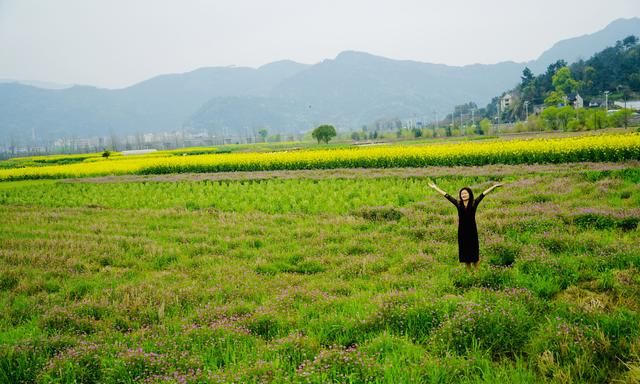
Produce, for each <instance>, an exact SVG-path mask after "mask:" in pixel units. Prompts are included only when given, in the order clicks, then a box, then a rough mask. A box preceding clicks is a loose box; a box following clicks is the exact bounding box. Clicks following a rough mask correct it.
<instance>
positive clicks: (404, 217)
mask: <svg viewBox="0 0 640 384" xmlns="http://www.w3.org/2000/svg"><path fill="white" fill-rule="evenodd" d="M221 155H225V154H221ZM206 156H213V155H210V154H209V155H206ZM225 156H226V155H225ZM69 165H73V164H69ZM212 175H215V176H212V177H201V176H199V175H196V174H184V175H159V176H156V177H155V178H152V177H149V176H119V177H105V178H95V179H73V180H47V179H45V180H42V179H39V180H17V181H3V182H0V307H2V308H3V310H2V311H0V382H2V383H21V382H24V383H134V382H136V383H137V382H143V383H159V382H162V383H229V382H234V383H288V382H296V383H329V382H334V383H485V382H488V383H544V382H548V383H609V382H612V383H634V382H635V383H638V382H640V252H639V250H638V244H639V243H640V235H639V230H638V222H639V221H640V187H639V185H640V163H639V162H638V161H637V159H629V160H624V159H623V160H620V161H617V162H600V163H567V164H549V165H484V166H477V167H447V166H442V167H426V168H412V169H407V168H395V169H370V170H365V169H350V170H349V169H347V170H339V171H328V170H307V171H278V172H271V171H269V172H254V173H252V172H245V173H238V172H233V173H218V174H212ZM429 178H432V179H433V180H434V181H436V183H437V184H438V185H439V186H440V187H441V188H443V189H445V190H447V191H449V192H450V193H451V194H454V193H457V191H458V190H459V189H460V188H461V187H463V186H470V187H472V188H473V190H474V191H476V192H477V193H479V192H480V191H481V190H483V189H484V188H487V187H488V186H490V185H491V184H492V183H494V182H498V181H500V182H503V183H505V187H504V188H502V189H499V190H497V191H495V192H494V193H492V194H491V195H489V196H488V197H487V198H486V199H485V200H484V201H483V202H482V204H481V205H480V207H479V210H478V215H477V221H478V227H479V228H478V229H479V237H480V247H481V255H480V257H481V264H480V268H479V270H478V271H477V272H467V271H466V270H465V269H464V267H463V266H460V265H459V263H458V261H457V241H456V228H457V224H456V221H457V215H456V211H455V209H454V207H453V206H452V205H451V204H450V203H449V202H448V201H446V200H445V199H444V198H442V197H441V196H439V195H437V194H436V193H435V192H433V191H432V190H430V189H428V187H427V181H428V179H429Z"/></svg>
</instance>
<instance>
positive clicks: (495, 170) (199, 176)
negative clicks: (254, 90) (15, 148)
mask: <svg viewBox="0 0 640 384" xmlns="http://www.w3.org/2000/svg"><path fill="white" fill-rule="evenodd" d="M625 168H640V162H638V161H629V162H622V163H568V164H544V165H486V166H474V167H426V168H340V169H314V170H295V171H256V172H219V173H174V174H167V175H122V176H102V177H86V178H76V179H66V180H63V182H68V183H137V182H143V181H151V182H180V181H203V180H266V179H299V178H305V179H327V178H342V179H345V178H378V177H428V176H433V177H437V176H446V175H459V176H492V175H496V176H499V175H524V174H531V173H559V174H566V173H575V172H583V171H604V170H615V169H625Z"/></svg>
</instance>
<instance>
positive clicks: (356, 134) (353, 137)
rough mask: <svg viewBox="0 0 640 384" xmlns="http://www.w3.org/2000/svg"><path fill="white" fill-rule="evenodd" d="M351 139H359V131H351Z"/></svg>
mask: <svg viewBox="0 0 640 384" xmlns="http://www.w3.org/2000/svg"><path fill="white" fill-rule="evenodd" d="M351 140H353V141H358V140H360V132H353V133H351Z"/></svg>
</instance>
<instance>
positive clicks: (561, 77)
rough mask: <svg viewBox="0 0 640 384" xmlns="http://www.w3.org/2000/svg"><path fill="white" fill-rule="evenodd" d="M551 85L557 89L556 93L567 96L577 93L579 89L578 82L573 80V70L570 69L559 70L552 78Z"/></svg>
mask: <svg viewBox="0 0 640 384" xmlns="http://www.w3.org/2000/svg"><path fill="white" fill-rule="evenodd" d="M551 83H552V84H553V87H554V88H555V89H556V92H562V93H563V94H565V95H568V94H570V93H572V92H575V90H576V89H577V87H578V82H577V81H575V80H574V79H573V76H571V70H570V69H569V67H562V68H560V69H558V71H557V72H556V73H555V74H554V75H553V77H552V78H551Z"/></svg>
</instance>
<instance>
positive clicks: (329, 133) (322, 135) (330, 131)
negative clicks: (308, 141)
mask: <svg viewBox="0 0 640 384" xmlns="http://www.w3.org/2000/svg"><path fill="white" fill-rule="evenodd" d="M336 135H337V133H336V128H335V127H334V126H333V125H329V124H323V125H321V126H319V127H318V128H316V129H314V130H313V132H311V137H313V138H314V139H316V140H318V144H320V142H322V141H324V143H325V144H328V143H329V140H331V139H332V138H333V137H335V136H336Z"/></svg>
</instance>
